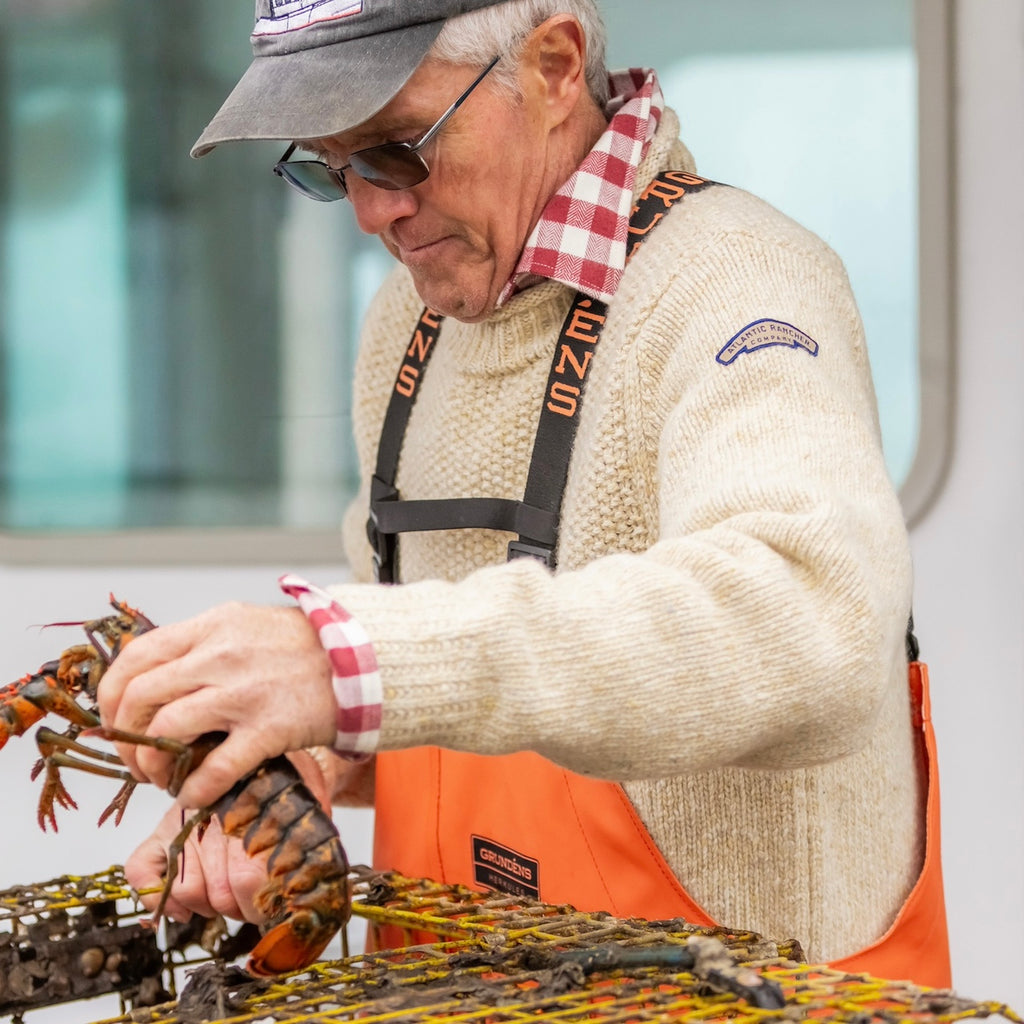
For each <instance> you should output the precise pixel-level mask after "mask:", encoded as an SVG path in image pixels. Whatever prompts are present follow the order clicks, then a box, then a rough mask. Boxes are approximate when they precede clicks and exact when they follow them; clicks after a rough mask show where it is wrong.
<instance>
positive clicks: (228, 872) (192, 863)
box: [124, 751, 336, 924]
mask: <svg viewBox="0 0 1024 1024" xmlns="http://www.w3.org/2000/svg"><path fill="white" fill-rule="evenodd" d="M327 757H328V758H329V759H330V760H327V759H325V763H326V765H327V766H328V771H326V772H325V771H324V768H323V766H321V764H320V760H321V759H318V758H314V757H313V756H311V755H310V754H308V753H306V752H305V751H298V752H296V753H294V754H290V755H289V758H290V760H291V761H292V763H293V764H294V765H295V767H296V768H297V769H298V772H299V774H300V775H301V776H302V781H303V782H305V784H306V785H307V786H308V787H309V789H310V791H311V792H312V793H313V795H314V796H315V797H316V799H317V800H318V801H319V802H320V804H321V806H322V807H324V809H325V810H326V811H327V813H328V814H330V813H331V804H330V795H331V790H332V789H333V787H334V785H335V784H336V779H335V777H334V773H333V770H332V769H331V760H333V755H331V754H328V755H327ZM192 813H194V812H192V811H190V810H186V809H184V808H183V807H182V806H181V804H180V803H175V804H173V805H172V806H171V808H170V809H169V810H168V811H167V813H166V814H165V815H164V816H163V818H162V819H161V820H160V824H159V825H157V827H156V829H155V831H154V832H153V834H152V835H151V836H150V837H149V838H148V839H146V840H144V841H143V842H142V843H141V844H140V845H139V848H138V849H137V850H136V851H135V852H134V853H133V854H132V855H131V856H130V857H129V858H128V859H127V860H126V861H125V865H124V873H125V878H127V880H128V883H129V885H131V886H132V887H133V888H135V889H151V888H154V887H159V888H161V889H162V888H163V884H164V878H165V876H166V873H167V849H168V847H169V846H170V845H171V843H172V842H173V841H174V839H175V837H176V836H177V835H178V833H179V832H180V831H181V829H182V827H183V825H184V823H185V822H186V821H187V820H188V818H189V816H190V815H191V814H192ZM268 856H269V852H268V851H264V852H263V853H262V854H259V855H257V856H256V857H250V856H248V855H247V854H246V852H245V850H244V849H243V847H242V841H241V840H240V839H236V838H235V837H233V836H226V835H224V833H223V831H222V830H221V827H220V823H219V822H218V821H217V819H216V818H212V819H211V820H210V824H209V827H208V828H207V830H206V833H205V835H204V836H203V838H202V839H201V840H200V839H198V838H197V837H196V833H195V831H193V832H192V833H191V834H190V835H189V838H188V841H187V842H186V844H185V850H184V853H183V855H181V856H180V857H179V860H178V871H177V875H176V877H175V879H174V885H173V888H172V889H171V895H170V896H169V897H168V900H167V904H166V906H165V908H164V913H165V914H166V916H167V917H169V918H171V919H172V920H174V921H187V920H188V919H189V918H190V917H191V916H192V914H193V913H195V914H199V915H200V916H202V917H215V916H216V915H217V914H223V915H224V916H225V917H230V918H234V919H236V920H240V921H252V922H253V923H255V924H260V923H262V921H263V917H262V915H261V914H260V912H259V911H258V910H257V909H256V906H255V904H254V902H253V896H254V895H255V893H256V892H257V891H258V890H259V889H260V888H261V887H262V886H263V885H264V884H265V883H266V881H267V866H266V865H267V857H268ZM140 899H141V902H142V905H143V906H144V907H145V908H146V909H147V910H149V911H151V912H152V911H153V910H155V909H156V905H157V903H158V902H159V901H160V893H159V892H154V893H148V894H147V895H145V896H142V897H140Z"/></svg>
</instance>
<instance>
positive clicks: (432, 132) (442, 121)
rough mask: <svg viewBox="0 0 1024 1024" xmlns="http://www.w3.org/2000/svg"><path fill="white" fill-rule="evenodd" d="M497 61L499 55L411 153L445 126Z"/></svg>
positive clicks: (420, 147) (419, 148)
mask: <svg viewBox="0 0 1024 1024" xmlns="http://www.w3.org/2000/svg"><path fill="white" fill-rule="evenodd" d="M499 60H501V54H498V56H497V57H495V58H494V60H492V61H491V63H490V64H488V65H487V67H485V68H484V69H483V71H481V72H480V74H479V75H477V76H476V78H474V79H473V84H472V85H470V87H469V88H468V89H467V90H466V91H465V92H464V93H463V94H462V95H461V96H460V97H459V98H458V99H457V100H456V101H455V102H454V103H453V104H452V105H451V106H450V107H449V108H448V109H447V110H446V111H445V112H444V113H443V114H442V115H441V116H440V118H438V120H437V123H436V124H435V125H434V127H433V128H431V129H430V131H428V132H427V134H426V135H424V136H423V138H422V139H420V141H419V142H417V143H416V145H415V146H413V147H412V152H414V153H415V152H417V151H418V150H421V149H422V148H423V147H424V146H425V145H426V144H427V143H428V142H429V141H430V140H431V139H432V138H433V137H434V136H435V135H436V134H437V133H438V132H439V131H440V130H441V129H442V128H443V127H444V126H445V123H446V122H447V121H448V118H450V117H451V116H452V114H454V113H455V111H456V110H458V109H459V107H461V106H462V104H463V103H465V102H466V100H468V99H469V94H470V93H471V92H472V91H473V90H474V89H475V88H476V87H477V86H478V85H479V84H480V83H481V82H482V81H483V80H484V78H485V77H486V76H487V73H488V72H489V71H490V70H491V68H493V67H494V65H495V64H497V63H498V61H499Z"/></svg>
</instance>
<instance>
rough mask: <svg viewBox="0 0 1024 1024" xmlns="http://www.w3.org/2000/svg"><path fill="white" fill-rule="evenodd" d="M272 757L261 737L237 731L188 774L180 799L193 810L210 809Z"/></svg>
mask: <svg viewBox="0 0 1024 1024" xmlns="http://www.w3.org/2000/svg"><path fill="white" fill-rule="evenodd" d="M272 756H273V753H272V752H271V751H269V750H268V749H267V748H266V747H265V746H264V744H263V742H262V740H261V737H260V736H259V734H257V733H254V732H252V731H250V730H247V729H241V728H239V729H236V730H234V731H233V732H231V733H230V734H229V735H228V737H227V739H225V740H224V742H223V743H219V744H218V745H217V746H216V747H214V748H213V750H211V751H210V753H209V754H207V755H206V757H205V758H204V759H203V762H202V764H201V765H200V766H199V767H198V768H196V769H195V770H194V771H192V772H191V773H190V774H189V775H188V777H187V778H186V779H185V783H184V785H183V786H182V787H181V792H180V793H179V794H178V799H179V800H180V801H181V803H183V804H186V805H187V806H190V807H208V806H209V805H210V804H212V803H213V802H214V801H215V800H216V799H218V797H221V796H223V795H224V794H225V793H226V792H227V791H228V790H229V789H230V788H231V787H232V786H233V785H234V784H235V783H236V782H238V781H239V779H242V778H244V777H245V776H246V775H248V774H249V772H251V771H253V770H254V769H256V768H258V767H259V766H260V765H261V764H262V763H263V762H264V761H266V760H267V759H268V758H270V757H272Z"/></svg>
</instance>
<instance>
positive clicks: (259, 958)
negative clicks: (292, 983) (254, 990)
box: [246, 910, 338, 977]
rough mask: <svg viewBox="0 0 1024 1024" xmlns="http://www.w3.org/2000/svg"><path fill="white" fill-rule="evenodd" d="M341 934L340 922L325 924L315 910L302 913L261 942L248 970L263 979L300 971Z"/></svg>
mask: <svg viewBox="0 0 1024 1024" xmlns="http://www.w3.org/2000/svg"><path fill="white" fill-rule="evenodd" d="M337 930H338V923H337V922H336V921H333V920H332V921H326V922H325V921H323V920H322V919H321V918H320V915H319V914H317V912H316V911H315V910H300V911H299V912H298V913H296V914H293V915H292V916H291V917H289V918H288V920H287V921H282V922H281V923H280V924H279V925H275V926H274V927H273V928H271V929H270V931H268V932H267V934H266V935H264V936H263V938H261V939H260V941H259V942H258V943H257V944H256V946H255V948H254V949H253V951H252V952H251V953H250V954H249V963H248V964H247V965H246V969H247V970H248V971H249V972H250V973H251V974H256V975H259V976H260V977H268V976H269V975H271V974H283V973H285V972H287V971H300V970H302V968H304V967H308V966H309V965H310V964H311V963H313V961H314V960H316V958H317V957H318V956H320V954H321V953H322V952H323V951H324V950H325V949H326V948H327V944H328V943H329V942H330V941H331V939H332V938H333V937H334V934H335V933H336V932H337Z"/></svg>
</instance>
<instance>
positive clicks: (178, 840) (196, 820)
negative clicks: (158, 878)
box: [150, 806, 213, 928]
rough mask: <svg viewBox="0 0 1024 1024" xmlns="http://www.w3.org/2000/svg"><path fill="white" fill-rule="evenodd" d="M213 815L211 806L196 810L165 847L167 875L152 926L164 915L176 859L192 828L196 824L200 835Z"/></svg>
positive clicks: (174, 873) (176, 864) (174, 875)
mask: <svg viewBox="0 0 1024 1024" xmlns="http://www.w3.org/2000/svg"><path fill="white" fill-rule="evenodd" d="M212 817H213V807H212V806H211V807H204V808H203V809H202V810H199V811H196V813H195V814H193V815H192V817H191V818H189V819H188V821H186V822H185V824H184V825H183V826H182V828H181V831H180V832H179V833H178V834H177V835H176V836H175V837H174V839H173V840H172V841H171V845H170V846H168V847H167V876H166V877H165V878H164V888H163V892H161V893H160V901H159V903H157V905H156V909H155V910H154V911H153V916H152V918H150V924H151V925H152V926H153V928H156V927H157V926H158V925H159V924H160V919H161V918H162V917H163V915H164V907H166V906H167V898H168V897H169V896H170V895H171V888H172V886H173V885H174V879H175V878H176V877H177V874H178V861H179V860H180V858H181V856H182V854H183V853H184V852H185V843H186V842H187V841H188V837H189V836H190V835H191V834H192V830H193V829H194V828H196V827H197V826H198V827H199V829H200V835H201V834H202V831H203V830H205V828H206V826H207V825H208V824H209V821H210V819H211V818H212Z"/></svg>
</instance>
